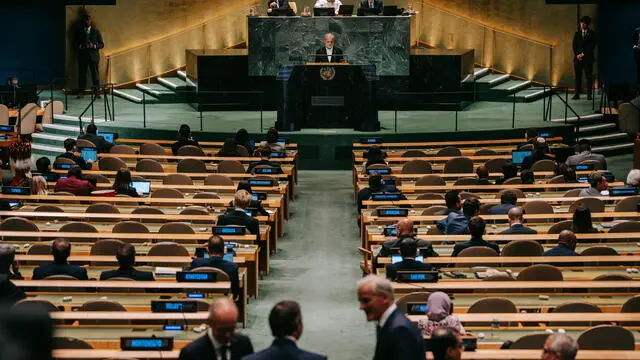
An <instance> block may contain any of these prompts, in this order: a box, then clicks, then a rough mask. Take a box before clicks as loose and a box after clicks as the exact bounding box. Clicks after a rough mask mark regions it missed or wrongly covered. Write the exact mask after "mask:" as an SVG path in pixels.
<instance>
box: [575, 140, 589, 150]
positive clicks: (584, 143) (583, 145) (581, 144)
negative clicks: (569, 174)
mask: <svg viewBox="0 0 640 360" xmlns="http://www.w3.org/2000/svg"><path fill="white" fill-rule="evenodd" d="M584 151H591V141H589V139H580V141H578V152H584Z"/></svg>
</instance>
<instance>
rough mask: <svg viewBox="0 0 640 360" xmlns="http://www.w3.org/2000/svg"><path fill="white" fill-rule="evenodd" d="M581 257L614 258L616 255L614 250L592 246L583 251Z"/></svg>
mask: <svg viewBox="0 0 640 360" xmlns="http://www.w3.org/2000/svg"><path fill="white" fill-rule="evenodd" d="M580 255H582V256H615V255H618V252H617V251H616V249H613V248H610V247H608V246H592V247H590V248H588V249H584V250H583V251H582V253H580Z"/></svg>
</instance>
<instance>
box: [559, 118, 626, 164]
mask: <svg viewBox="0 0 640 360" xmlns="http://www.w3.org/2000/svg"><path fill="white" fill-rule="evenodd" d="M551 121H552V122H555V123H564V118H562V119H552V120H551ZM567 123H570V124H576V126H575V132H576V137H577V138H578V139H588V140H590V141H591V151H592V152H594V153H598V154H603V155H605V156H611V155H619V154H628V153H631V152H632V151H633V142H632V141H631V138H630V137H629V135H627V133H623V132H621V131H620V130H619V129H618V125H617V124H616V123H615V121H609V120H605V119H604V117H603V116H602V114H593V115H587V116H581V117H580V124H578V118H576V117H572V118H568V119H567Z"/></svg>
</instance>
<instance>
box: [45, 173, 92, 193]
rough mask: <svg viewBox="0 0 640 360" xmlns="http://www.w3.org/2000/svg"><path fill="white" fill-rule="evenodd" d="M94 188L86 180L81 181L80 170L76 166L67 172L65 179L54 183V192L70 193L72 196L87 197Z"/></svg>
mask: <svg viewBox="0 0 640 360" xmlns="http://www.w3.org/2000/svg"><path fill="white" fill-rule="evenodd" d="M95 190H96V187H95V185H93V184H92V183H91V182H89V181H88V180H83V178H82V170H81V169H80V168H79V167H78V166H74V167H72V168H71V169H69V171H68V172H67V178H66V179H62V178H60V179H58V181H57V182H56V187H55V191H56V192H63V191H64V192H70V193H72V194H73V195H78V196H88V195H91V192H92V191H95Z"/></svg>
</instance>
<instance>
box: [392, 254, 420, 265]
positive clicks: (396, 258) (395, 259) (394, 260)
mask: <svg viewBox="0 0 640 360" xmlns="http://www.w3.org/2000/svg"><path fill="white" fill-rule="evenodd" d="M415 260H416V261H419V262H424V257H423V256H422V255H418V256H416V258H415ZM399 262H402V256H401V255H392V256H391V263H392V264H395V263H399Z"/></svg>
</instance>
